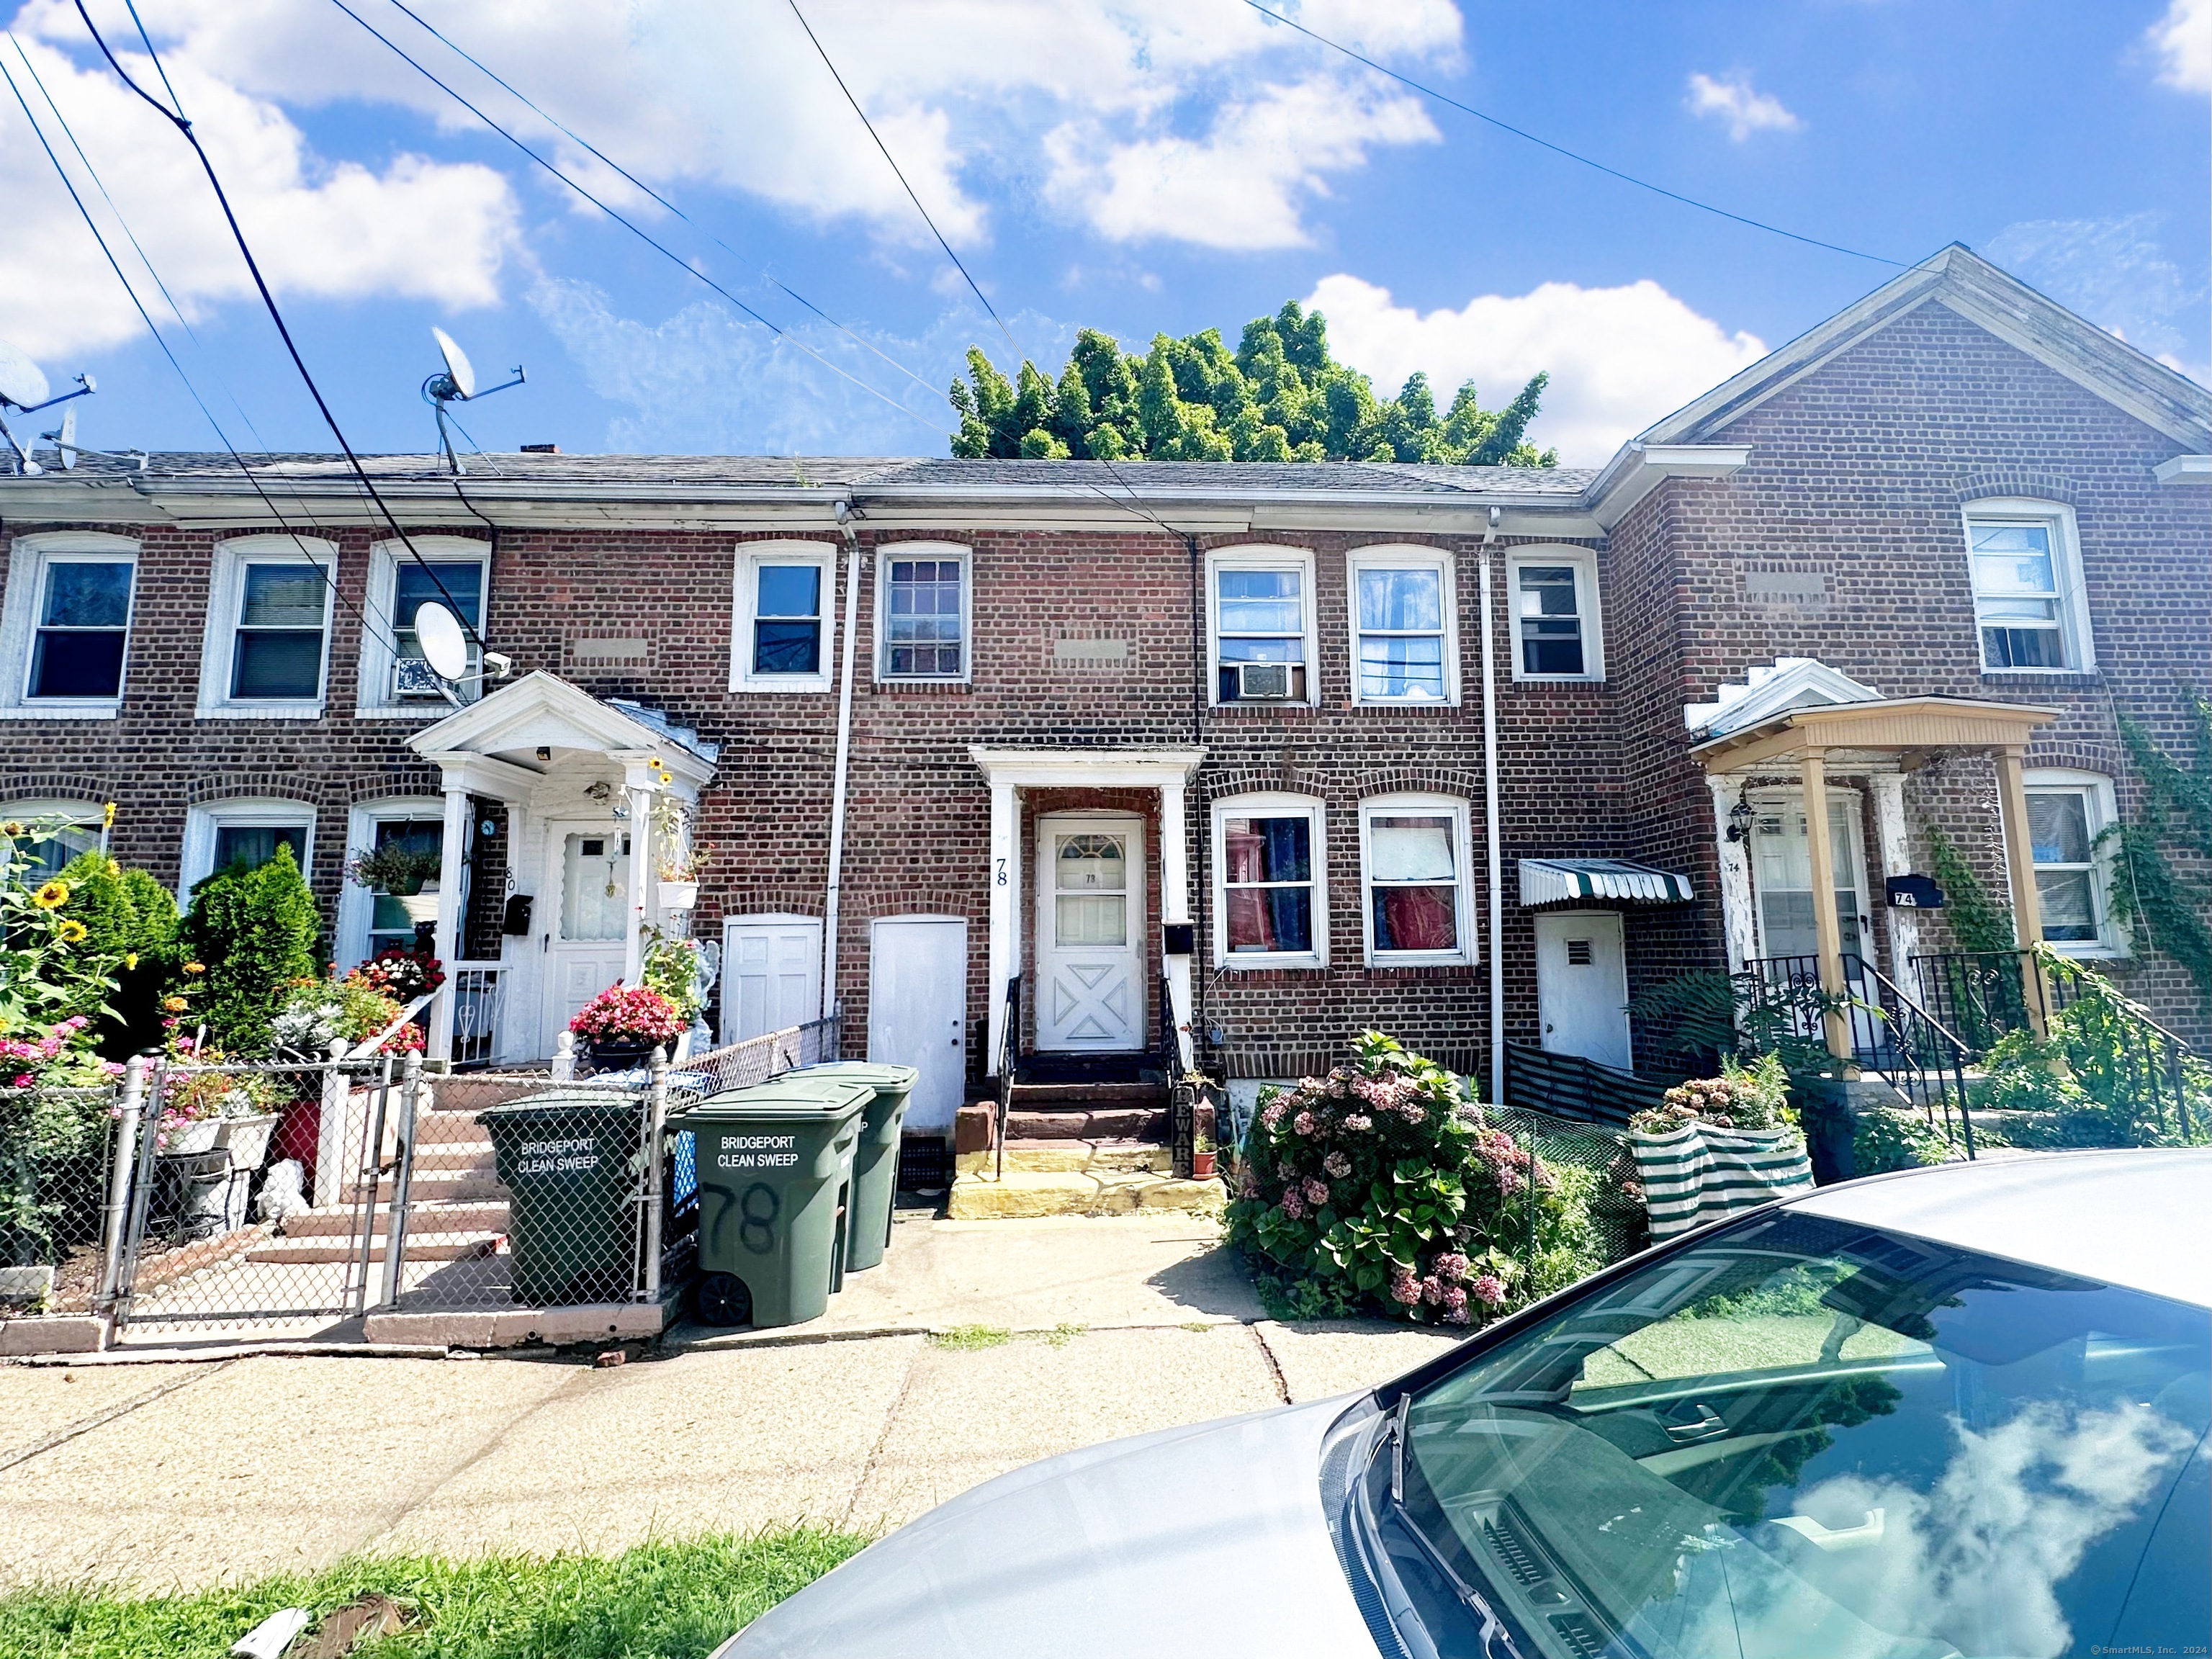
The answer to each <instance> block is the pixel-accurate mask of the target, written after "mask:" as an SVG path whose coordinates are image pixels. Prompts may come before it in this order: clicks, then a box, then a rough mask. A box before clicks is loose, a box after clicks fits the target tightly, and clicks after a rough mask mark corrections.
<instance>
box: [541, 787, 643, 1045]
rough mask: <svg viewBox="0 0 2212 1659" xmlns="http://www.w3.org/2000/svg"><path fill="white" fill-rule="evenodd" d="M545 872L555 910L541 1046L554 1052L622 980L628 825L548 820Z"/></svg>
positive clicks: (550, 921)
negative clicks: (586, 1009) (582, 1015)
mask: <svg viewBox="0 0 2212 1659" xmlns="http://www.w3.org/2000/svg"><path fill="white" fill-rule="evenodd" d="M545 840H546V859H547V864H548V866H549V867H548V869H547V871H546V879H545V881H544V884H542V885H541V886H540V887H539V888H538V891H539V892H540V893H541V894H544V895H549V896H550V902H551V906H552V911H553V914H552V915H550V916H547V917H545V918H544V920H543V921H541V922H540V923H539V924H538V935H539V937H540V938H541V939H543V940H544V957H545V1014H544V1022H545V1023H544V1037H543V1040H542V1042H541V1046H540V1049H539V1052H540V1053H542V1054H550V1053H551V1052H552V1051H553V1045H554V1042H555V1041H556V1038H557V1037H558V1036H559V1035H560V1033H561V1032H562V1031H564V1030H567V1029H568V1022H569V1021H570V1020H571V1019H573V1018H575V1017H576V1015H577V1014H578V1012H580V1011H581V1010H582V1008H583V1006H584V1005H585V1004H586V1003H587V1002H589V1001H590V1000H592V998H593V997H595V996H597V995H599V993H600V992H602V991H604V990H605V989H606V988H607V987H609V986H610V985H618V984H620V983H621V982H622V976H623V945H624V944H625V942H626V937H627V935H628V933H629V831H628V830H626V829H623V827H622V826H621V825H620V824H617V823H552V824H548V825H547V826H546V837H545Z"/></svg>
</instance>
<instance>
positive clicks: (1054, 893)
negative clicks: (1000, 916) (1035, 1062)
mask: <svg viewBox="0 0 2212 1659" xmlns="http://www.w3.org/2000/svg"><path fill="white" fill-rule="evenodd" d="M1036 891H1037V924H1036V927H1037V934H1036V936H1037V952H1036V958H1037V961H1036V1046H1037V1047H1038V1048H1042V1049H1058V1050H1062V1051H1073V1052H1077V1053H1089V1052H1096V1053H1103V1054H1111V1053H1115V1052H1127V1051H1129V1050H1133V1049H1139V1048H1143V1047H1144V1046H1145V959H1144V944H1145V826H1144V821H1143V820H1142V819H1141V818H1130V817H1048V818H1044V819H1042V820H1040V821H1039V823H1038V825H1037V884H1036Z"/></svg>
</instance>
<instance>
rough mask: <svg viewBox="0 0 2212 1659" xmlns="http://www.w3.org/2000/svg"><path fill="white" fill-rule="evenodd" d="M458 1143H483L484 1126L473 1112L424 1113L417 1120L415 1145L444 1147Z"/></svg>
mask: <svg viewBox="0 0 2212 1659" xmlns="http://www.w3.org/2000/svg"><path fill="white" fill-rule="evenodd" d="M457 1141H483V1142H484V1144H485V1145H486V1146H489V1145H490V1144H491V1143H490V1142H489V1140H486V1139H485V1137H484V1127H483V1124H481V1123H479V1122H477V1119H476V1114H475V1113H473V1112H424V1113H422V1115H419V1116H418V1117H416V1120H415V1144H416V1146H447V1145H450V1144H452V1143H454V1142H457Z"/></svg>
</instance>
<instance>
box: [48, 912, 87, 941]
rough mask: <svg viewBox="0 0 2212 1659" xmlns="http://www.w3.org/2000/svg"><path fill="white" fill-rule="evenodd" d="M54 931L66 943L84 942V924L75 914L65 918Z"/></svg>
mask: <svg viewBox="0 0 2212 1659" xmlns="http://www.w3.org/2000/svg"><path fill="white" fill-rule="evenodd" d="M54 933H55V936H56V937H57V938H58V939H60V940H61V942H62V943H63V944H64V945H82V944H83V943H84V924H83V923H82V922H81V921H78V920H77V919H76V917H75V916H70V917H67V918H65V919H64V921H63V922H62V925H61V926H60V927H57V928H55V929H54Z"/></svg>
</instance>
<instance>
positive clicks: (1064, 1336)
mask: <svg viewBox="0 0 2212 1659" xmlns="http://www.w3.org/2000/svg"><path fill="white" fill-rule="evenodd" d="M1024 1334H1025V1335H1028V1336H1031V1337H1035V1338H1036V1340H1039V1341H1042V1342H1047V1343H1049V1344H1050V1345H1051V1346H1054V1347H1055V1348H1064V1347H1066V1346H1067V1345H1068V1344H1069V1343H1071V1342H1073V1341H1074V1340H1075V1339H1076V1338H1077V1337H1079V1336H1080V1335H1082V1334H1083V1327H1082V1326H1080V1325H1068V1324H1059V1325H1055V1326H1054V1327H1053V1328H1051V1329H1050V1330H1048V1331H1029V1332H1025V1333H1024Z"/></svg>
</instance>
